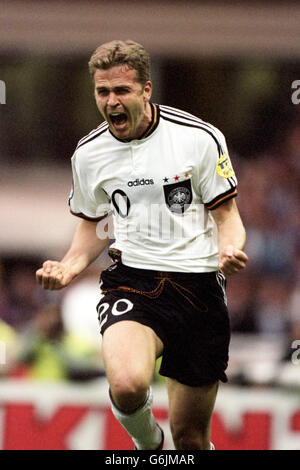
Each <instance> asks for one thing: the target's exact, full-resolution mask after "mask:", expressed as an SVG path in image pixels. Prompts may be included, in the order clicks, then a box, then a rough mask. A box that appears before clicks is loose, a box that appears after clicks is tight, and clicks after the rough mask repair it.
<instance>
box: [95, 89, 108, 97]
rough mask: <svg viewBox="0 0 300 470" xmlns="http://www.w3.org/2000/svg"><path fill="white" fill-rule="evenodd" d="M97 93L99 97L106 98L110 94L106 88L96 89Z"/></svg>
mask: <svg viewBox="0 0 300 470" xmlns="http://www.w3.org/2000/svg"><path fill="white" fill-rule="evenodd" d="M96 93H97V95H98V96H106V95H107V94H108V90H107V89H106V88H96Z"/></svg>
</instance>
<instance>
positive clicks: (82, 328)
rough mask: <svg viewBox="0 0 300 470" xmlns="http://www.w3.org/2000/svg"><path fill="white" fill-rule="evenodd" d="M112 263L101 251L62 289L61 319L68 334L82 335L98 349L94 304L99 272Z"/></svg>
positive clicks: (96, 302) (96, 301)
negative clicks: (94, 260) (92, 261)
mask: <svg viewBox="0 0 300 470" xmlns="http://www.w3.org/2000/svg"><path fill="white" fill-rule="evenodd" d="M111 264H112V261H111V259H110V258H109V256H108V254H107V253H106V252H105V253H103V254H102V255H101V256H100V257H99V259H98V260H97V262H96V263H95V264H93V265H92V266H90V267H89V268H88V269H87V270H86V271H85V272H84V273H83V274H82V275H80V277H79V278H78V279H75V280H74V281H73V282H72V284H71V285H70V286H69V287H68V288H67V289H65V290H64V291H63V297H62V306H61V308H62V320H63V324H64V328H65V330H66V331H67V332H68V333H70V334H75V335H78V334H79V335H81V336H84V337H85V338H86V339H87V340H88V341H90V342H91V343H93V344H94V345H95V348H99V349H100V345H101V335H100V329H99V322H98V314H97V310H96V306H97V304H98V302H99V301H100V295H101V294H100V287H99V279H100V272H101V271H102V270H103V269H106V268H107V267H108V266H110V265H111Z"/></svg>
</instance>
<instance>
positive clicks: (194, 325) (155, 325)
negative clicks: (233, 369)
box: [97, 263, 230, 386]
mask: <svg viewBox="0 0 300 470" xmlns="http://www.w3.org/2000/svg"><path fill="white" fill-rule="evenodd" d="M100 287H101V290H102V292H103V294H104V296H103V297H102V298H101V300H100V302H99V304H98V305H97V311H98V319H99V323H100V331H101V334H103V333H104V331H105V330H106V329H107V328H109V326H110V325H113V324H114V323H116V322H119V321H122V320H132V321H136V322H139V323H142V324H143V325H146V326H148V327H150V328H152V329H153V330H154V331H155V333H156V334H157V335H158V336H159V338H160V339H161V340H162V342H163V345H164V350H163V356H162V362H161V367H160V371H159V372H160V374H161V375H163V376H166V377H171V378H173V379H176V380H177V381H178V382H181V383H183V384H185V385H190V386H202V385H208V384H211V383H213V382H216V381H217V380H221V381H222V382H227V377H226V374H225V370H226V368H227V364H228V349H229V341H230V326H229V318H228V311H227V307H226V300H225V278H224V276H223V275H222V274H221V273H219V272H209V273H173V272H160V271H150V270H144V269H136V268H131V267H128V266H124V265H122V264H121V263H117V264H115V265H113V266H111V267H110V268H108V269H107V270H105V271H103V272H102V273H101V283H100Z"/></svg>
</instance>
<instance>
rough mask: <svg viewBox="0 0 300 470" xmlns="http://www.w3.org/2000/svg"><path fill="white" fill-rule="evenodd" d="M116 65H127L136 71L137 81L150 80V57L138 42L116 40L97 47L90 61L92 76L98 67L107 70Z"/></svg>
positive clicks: (141, 82)
mask: <svg viewBox="0 0 300 470" xmlns="http://www.w3.org/2000/svg"><path fill="white" fill-rule="evenodd" d="M116 65H127V66H128V67H130V68H132V69H134V70H135V71H136V76H137V81H138V82H139V83H140V84H141V85H143V86H144V85H145V84H146V82H147V81H148V80H150V57H149V54H148V53H147V52H146V50H145V49H144V47H143V46H142V45H141V44H138V43H137V42H134V41H131V40H130V39H128V40H127V41H120V40H115V41H111V42H107V43H105V44H102V45H101V46H99V47H97V49H96V50H95V51H94V52H93V54H92V56H91V58H90V61H89V71H90V74H91V75H92V77H93V76H94V73H95V72H96V70H97V69H100V70H107V69H109V68H111V67H114V66H116Z"/></svg>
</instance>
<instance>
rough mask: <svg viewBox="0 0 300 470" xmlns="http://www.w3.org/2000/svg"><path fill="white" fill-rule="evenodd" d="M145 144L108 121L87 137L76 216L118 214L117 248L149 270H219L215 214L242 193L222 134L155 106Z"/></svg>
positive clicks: (77, 178)
mask: <svg viewBox="0 0 300 470" xmlns="http://www.w3.org/2000/svg"><path fill="white" fill-rule="evenodd" d="M151 108H152V121H151V123H150V125H149V127H148V128H147V130H146V131H145V133H144V134H143V136H142V137H141V138H140V139H138V140H132V141H130V142H123V141H121V140H119V139H117V138H116V137H115V136H114V135H113V134H112V133H111V132H110V130H109V127H108V124H107V123H106V122H104V123H102V124H101V125H100V126H99V127H98V128H97V129H95V130H94V131H92V132H91V133H90V134H89V135H88V136H86V137H84V138H83V139H81V140H80V141H79V143H78V146H77V148H76V150H75V153H74V155H73V157H72V171H73V189H72V191H71V194H70V197H69V204H70V209H71V212H72V213H73V214H75V215H77V216H79V217H83V218H86V219H88V220H96V221H97V220H100V219H101V218H103V216H105V215H106V214H108V213H109V212H111V211H112V212H113V220H114V238H115V242H114V243H113V245H112V247H111V248H113V249H114V250H115V252H117V253H120V256H121V259H122V262H123V264H125V265H127V266H131V267H136V268H142V269H153V270H161V271H178V272H208V271H215V270H217V269H218V243H217V228H216V224H215V222H214V220H213V217H212V215H211V213H210V211H211V210H214V209H215V208H216V207H218V206H219V205H220V204H222V203H223V202H225V201H227V200H228V199H230V198H232V197H235V196H236V195H237V189H236V186H237V181H236V177H235V174H234V171H233V169H232V166H231V162H230V158H229V156H228V151H227V147H226V142H225V138H224V136H223V134H222V133H221V132H220V131H219V130H218V129H216V128H215V127H214V126H212V125H211V124H208V123H206V122H204V121H202V120H200V119H199V118H197V117H195V116H193V115H191V114H189V113H186V112H183V111H180V110H178V109H174V108H171V107H169V106H162V105H160V106H158V105H154V104H151Z"/></svg>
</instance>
